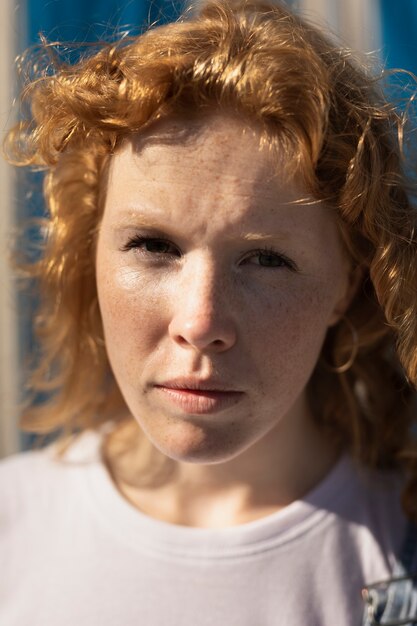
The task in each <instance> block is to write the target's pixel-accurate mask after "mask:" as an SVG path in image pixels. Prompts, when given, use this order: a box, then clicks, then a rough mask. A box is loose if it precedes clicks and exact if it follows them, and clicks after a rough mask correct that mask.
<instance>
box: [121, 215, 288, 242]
mask: <svg viewBox="0 0 417 626" xmlns="http://www.w3.org/2000/svg"><path fill="white" fill-rule="evenodd" d="M141 227H145V228H149V230H151V231H154V232H155V234H158V233H159V232H160V233H161V234H162V233H165V232H169V233H172V234H173V235H174V236H183V235H184V233H183V232H182V231H180V230H178V226H177V225H173V226H171V225H167V224H162V223H161V222H159V221H158V217H157V214H156V215H155V217H152V216H149V215H148V214H146V213H142V212H141V211H137V210H131V211H130V210H120V212H118V218H117V230H128V229H134V228H141ZM226 237H227V239H229V240H230V241H239V240H240V241H241V240H242V239H243V240H244V241H268V240H277V239H288V237H289V233H288V232H287V233H285V232H281V233H271V232H268V233H260V232H248V233H242V234H241V235H233V236H232V235H230V236H227V235H226Z"/></svg>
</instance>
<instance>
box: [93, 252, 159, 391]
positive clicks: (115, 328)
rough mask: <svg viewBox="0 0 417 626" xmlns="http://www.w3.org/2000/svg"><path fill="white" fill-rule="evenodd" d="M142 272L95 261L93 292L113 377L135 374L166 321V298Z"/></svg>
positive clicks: (133, 376) (154, 343)
mask: <svg viewBox="0 0 417 626" xmlns="http://www.w3.org/2000/svg"><path fill="white" fill-rule="evenodd" d="M159 287H160V286H159V285H158V283H157V282H156V281H155V279H153V280H151V279H150V278H149V277H148V276H146V275H141V274H140V273H139V272H138V271H137V270H133V269H131V268H126V267H119V268H118V267H114V266H113V267H111V266H110V264H104V263H103V264H102V265H100V264H98V267H97V291H98V300H99V306H100V312H101V317H102V321H103V328H104V336H105V342H106V348H107V353H108V357H109V360H110V363H111V365H112V368H113V371H114V374H115V376H116V378H119V376H120V375H123V373H124V371H126V372H127V373H128V374H129V373H131V374H132V379H133V378H135V377H136V374H137V368H138V365H140V363H141V362H143V360H144V359H146V356H147V355H149V354H150V353H152V352H154V351H155V350H156V348H157V346H158V344H159V341H160V339H161V336H163V334H164V329H166V328H167V324H168V321H167V320H168V310H167V306H166V297H163V294H162V293H161V289H160V288H159Z"/></svg>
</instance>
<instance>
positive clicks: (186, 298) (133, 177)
mask: <svg viewBox="0 0 417 626" xmlns="http://www.w3.org/2000/svg"><path fill="white" fill-rule="evenodd" d="M193 124H194V126H195V125H196V124H197V123H196V122H193ZM186 126H187V123H186V122H178V121H177V122H176V121H170V122H167V121H166V122H162V123H160V124H159V127H158V126H157V127H154V129H153V132H152V134H151V132H150V131H148V134H142V135H141V137H140V138H137V141H136V142H135V144H134V146H132V144H131V143H126V145H125V146H124V147H123V148H122V149H121V150H120V151H119V152H118V153H117V154H116V155H115V156H114V158H113V161H112V165H111V168H110V173H109V180H108V190H107V198H106V204H105V210H104V216H103V220H102V223H101V227H100V231H99V238H98V248H97V287H98V296H99V304H100V310H101V315H102V319H103V325H104V333H105V341H106V346H107V352H108V356H109V360H110V363H111V366H112V369H113V372H114V375H115V378H116V380H117V383H118V385H119V387H120V390H121V392H122V394H123V396H124V398H125V401H126V403H127V405H128V407H129V409H130V411H131V413H132V415H133V416H134V417H135V419H136V420H137V422H138V423H139V425H140V426H141V428H142V430H143V431H144V432H145V433H146V434H147V436H148V438H149V439H150V440H151V442H152V443H153V444H154V445H155V446H156V447H157V448H158V449H159V450H161V451H162V452H163V453H165V454H166V455H168V456H169V457H171V458H173V459H176V460H181V461H191V462H201V463H215V462H221V461H225V460H229V459H232V458H234V457H236V456H237V455H238V454H240V453H241V452H243V451H244V450H246V449H248V448H249V447H250V446H251V445H252V444H254V443H255V442H257V441H260V440H261V438H262V437H264V436H265V435H266V434H267V433H269V432H270V431H271V430H272V429H275V428H277V429H281V431H282V436H283V437H286V436H287V437H290V435H289V433H290V432H291V430H294V429H302V428H303V427H304V424H305V420H306V419H309V418H308V416H307V415H306V410H305V408H303V407H304V406H305V404H304V403H303V401H304V398H305V387H306V384H307V382H308V380H309V378H310V375H311V373H312V371H313V369H314V366H315V364H316V362H317V359H318V356H319V353H320V349H321V346H322V343H323V340H324V337H325V334H326V331H327V329H328V327H329V326H330V325H332V324H334V323H336V322H337V320H338V319H339V317H340V315H341V314H342V313H343V311H344V309H345V307H346V305H347V297H348V296H347V292H348V282H349V281H348V263H347V260H346V259H345V256H344V253H343V249H342V245H341V243H340V240H339V237H338V233H337V227H336V224H335V221H334V217H333V215H332V214H331V213H330V211H329V210H328V209H326V208H325V207H324V206H322V205H320V204H318V203H298V204H297V203H296V201H297V200H300V199H301V198H305V196H306V193H305V191H304V190H303V189H302V188H301V187H299V186H298V185H297V183H296V182H294V181H293V182H288V181H287V182H285V180H284V177H281V178H280V177H279V176H277V175H276V171H277V169H278V170H279V167H278V168H277V165H276V163H275V164H273V163H272V156H271V155H270V153H269V151H268V149H267V148H262V149H260V147H259V135H258V133H257V131H256V129H255V128H253V129H250V128H249V129H248V126H247V124H245V125H243V123H242V122H240V121H239V120H235V119H232V118H229V117H222V116H217V117H213V118H211V119H209V120H205V121H204V122H202V123H201V126H200V127H198V124H197V132H195V133H193V137H192V139H189V140H188V141H184V140H181V139H178V140H176V139H175V128H177V130H181V129H184V127H186ZM245 129H246V130H245ZM166 131H169V132H171V131H172V134H170V137H171V139H170V140H169V141H165V140H163V141H158V135H161V133H164V136H165V137H166ZM177 136H181V135H180V134H179V133H177Z"/></svg>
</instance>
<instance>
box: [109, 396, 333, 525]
mask: <svg viewBox="0 0 417 626" xmlns="http://www.w3.org/2000/svg"><path fill="white" fill-rule="evenodd" d="M300 403H301V404H302V405H304V406H302V408H303V410H302V411H301V412H299V415H301V418H300V424H299V425H298V426H299V427H298V428H293V427H290V428H287V426H286V424H285V423H281V424H278V425H277V426H276V427H275V428H274V429H273V430H272V431H270V432H269V433H267V434H266V435H265V436H264V437H263V438H261V439H260V440H258V441H257V442H255V443H254V444H253V445H252V446H250V447H249V448H248V449H247V450H245V451H244V452H242V453H241V454H239V455H238V456H236V457H235V458H233V459H231V460H228V461H225V462H223V463H215V464H198V463H184V462H179V461H175V460H172V459H169V458H167V457H166V456H165V455H163V454H162V453H160V452H159V451H158V450H156V449H155V448H154V447H153V446H152V461H151V462H152V463H153V464H155V460H156V461H157V462H160V463H161V464H162V465H163V467H164V479H163V480H162V481H161V480H158V481H155V482H152V481H150V482H148V483H147V484H146V485H143V484H141V483H143V481H141V480H140V478H139V477H138V479H137V481H135V476H133V477H132V480H129V484H127V483H126V482H123V481H122V480H119V479H118V478H117V476H116V474H115V472H114V468H113V466H112V461H111V459H109V461H108V469H109V472H110V474H111V476H112V479H113V481H114V483H115V486H116V488H117V489H118V490H119V492H120V493H121V494H122V495H123V497H124V498H125V499H127V500H128V501H129V502H130V503H131V504H132V505H133V506H134V507H135V508H137V509H138V510H140V511H141V512H143V513H145V514H146V515H149V516H150V517H153V518H155V519H157V520H161V521H164V522H168V523H171V524H178V525H182V526H191V527H197V528H225V527H230V526H235V525H238V524H243V523H247V522H250V521H254V520H257V519H260V518H262V517H265V516H267V515H269V514H271V513H274V512H276V511H279V510H280V509H283V508H285V507H286V506H288V505H289V504H291V503H292V502H294V501H295V500H298V499H300V498H302V497H303V496H304V495H305V494H306V493H308V492H309V491H310V490H311V489H312V488H314V486H315V485H317V484H318V483H319V482H320V481H321V480H322V479H323V478H324V477H325V476H326V474H327V473H328V472H329V471H330V469H331V468H332V466H333V465H334V464H335V462H336V461H337V458H338V456H339V453H338V451H337V450H335V449H334V447H333V446H332V445H331V444H330V443H329V442H328V441H327V440H326V439H325V438H324V437H323V435H322V434H321V433H320V432H319V431H318V429H317V428H316V426H315V425H314V423H313V420H312V418H311V416H310V414H309V412H308V411H307V410H306V407H305V402H304V401H303V399H301V400H300ZM299 408H300V407H299ZM300 426H302V427H300ZM148 445H149V446H151V445H152V444H148ZM132 454H134V453H132ZM158 457H159V458H158ZM125 463H127V464H130V465H131V467H135V468H137V467H138V465H137V462H136V460H134V458H133V456H130V457H129V458H128V457H126V460H125ZM148 469H149V468H146V467H145V468H143V470H142V471H141V472H140V473H141V474H142V472H143V474H145V473H146V472H147V471H148ZM135 471H138V470H135Z"/></svg>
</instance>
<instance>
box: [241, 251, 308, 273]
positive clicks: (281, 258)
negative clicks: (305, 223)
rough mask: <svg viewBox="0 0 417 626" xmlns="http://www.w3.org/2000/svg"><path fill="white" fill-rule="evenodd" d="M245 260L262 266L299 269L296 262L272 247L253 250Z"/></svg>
mask: <svg viewBox="0 0 417 626" xmlns="http://www.w3.org/2000/svg"><path fill="white" fill-rule="evenodd" d="M244 262H245V263H251V264H256V265H260V266H261V267H272V268H274V267H284V268H285V267H286V268H288V269H291V270H296V269H297V268H296V265H295V263H293V262H292V261H291V260H290V259H288V258H287V257H286V256H285V255H283V254H281V253H280V252H277V251H275V250H273V249H272V248H264V249H262V250H253V252H251V253H250V255H249V256H247V257H246V258H245V259H244Z"/></svg>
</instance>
